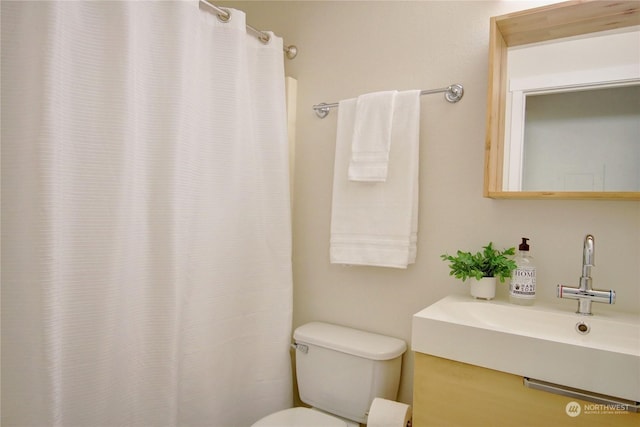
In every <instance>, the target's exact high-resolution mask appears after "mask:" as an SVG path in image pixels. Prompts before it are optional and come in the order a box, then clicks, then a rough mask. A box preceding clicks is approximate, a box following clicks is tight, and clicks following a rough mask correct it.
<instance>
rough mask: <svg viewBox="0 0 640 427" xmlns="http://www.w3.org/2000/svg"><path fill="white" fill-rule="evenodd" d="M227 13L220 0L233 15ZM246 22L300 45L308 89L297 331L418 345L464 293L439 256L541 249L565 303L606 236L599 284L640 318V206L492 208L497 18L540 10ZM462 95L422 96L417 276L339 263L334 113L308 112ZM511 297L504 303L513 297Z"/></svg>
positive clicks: (294, 66) (301, 134)
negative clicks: (422, 323)
mask: <svg viewBox="0 0 640 427" xmlns="http://www.w3.org/2000/svg"><path fill="white" fill-rule="evenodd" d="M230 3H231V2H218V4H221V5H229V4H230ZM233 4H234V5H236V6H238V7H239V8H241V9H243V10H245V11H246V12H247V13H248V22H249V23H250V24H251V25H253V26H254V27H257V28H260V29H271V30H274V31H275V32H276V33H277V34H279V35H281V36H283V37H284V38H285V41H286V42H287V43H290V44H296V45H297V46H298V48H299V51H300V53H299V55H298V57H297V58H296V59H294V60H292V61H289V60H287V61H286V67H287V73H288V75H290V76H293V77H295V78H297V79H298V117H297V124H298V126H297V147H296V175H295V183H294V184H295V185H294V188H295V190H294V191H295V204H294V224H293V227H294V228H293V232H294V254H293V268H294V325H293V326H294V327H296V326H298V325H300V324H302V323H305V322H308V321H311V320H323V321H329V322H335V323H339V324H343V325H347V326H352V327H357V328H362V329H366V330H370V331H376V332H379V333H384V334H388V335H392V336H396V337H400V338H403V339H405V340H406V341H407V342H408V343H410V338H411V316H412V314H413V313H415V312H417V311H419V310H420V309H422V308H423V307H425V306H427V305H429V304H431V303H433V302H435V301H436V300H438V299H440V298H442V297H443V296H445V295H447V294H450V293H453V292H467V287H466V286H465V285H462V284H461V283H459V282H457V281H456V280H455V279H452V278H450V277H449V276H448V268H447V266H446V264H445V263H443V262H442V261H441V260H440V258H439V255H440V254H442V253H444V252H454V251H455V250H456V249H458V248H460V249H465V250H476V249H479V248H480V246H482V245H484V244H486V243H488V242H489V241H493V242H494V243H495V244H496V245H497V246H499V247H507V246H513V245H517V244H518V243H519V241H520V237H521V236H526V237H529V238H530V239H531V242H530V243H531V245H532V254H533V255H534V256H535V258H536V263H537V266H538V298H539V300H544V301H549V302H553V303H556V302H557V303H558V304H559V305H560V306H561V307H562V308H563V309H566V310H574V309H575V305H576V302H575V301H565V300H563V301H556V298H555V287H556V284H558V283H563V284H570V285H575V284H576V283H577V279H578V277H579V276H580V273H581V271H580V267H581V246H582V239H583V238H584V235H585V234H586V233H592V234H594V236H595V238H596V267H595V268H594V269H593V277H594V287H596V288H606V289H614V290H616V291H617V295H618V302H617V304H616V305H615V306H603V305H600V304H594V312H596V313H607V312H609V311H612V310H622V311H634V312H640V292H639V288H640V249H639V248H640V203H639V202H608V201H556V200H553V201H550V200H546V201H526V200H491V199H485V198H483V197H482V180H483V175H482V174H483V148H484V135H485V110H486V107H485V103H486V91H487V56H488V39H489V17H490V16H494V15H501V14H504V13H507V12H511V11H515V10H521V9H528V8H530V7H534V6H537V5H540V4H541V2H517V1H506V2H505V1H493V2H489V1H487V2H485V1H470V2H458V1H441V2H434V1H414V2H399V1H381V2H361V1H356V2H346V1H344V2H342V1H340V2H333V1H309V2H307V1H291V2H275V1H274V2H271V1H263V2H233ZM454 82H459V83H462V84H464V87H465V96H464V99H463V100H462V101H461V102H460V103H458V104H448V103H447V102H445V101H444V99H443V98H442V97H441V96H440V95H430V96H424V97H422V121H421V153H420V220H419V228H420V230H419V240H418V257H417V261H416V264H415V265H412V266H410V267H409V268H408V269H407V270H396V269H384V268H372V267H342V266H338V265H331V264H329V257H328V254H329V225H330V224H329V219H330V213H331V188H332V180H333V157H334V148H335V132H336V117H337V115H336V112H335V111H333V112H331V114H330V115H329V116H328V117H327V118H326V119H324V120H321V119H319V118H317V117H316V116H315V114H314V113H313V111H312V110H311V106H312V105H313V104H316V103H319V102H335V101H339V100H341V99H346V98H350V97H355V96H357V95H359V94H362V93H367V92H372V91H378V90H385V89H398V90H404V89H430V88H436V87H442V86H446V85H448V84H450V83H454ZM505 290H506V287H505V286H502V287H501V289H500V290H499V292H500V294H499V296H502V297H505ZM412 373H413V357H412V355H411V353H410V352H409V353H408V354H407V355H406V356H405V359H404V371H403V377H402V384H401V393H400V400H402V401H405V402H411V398H412V392H411V390H412Z"/></svg>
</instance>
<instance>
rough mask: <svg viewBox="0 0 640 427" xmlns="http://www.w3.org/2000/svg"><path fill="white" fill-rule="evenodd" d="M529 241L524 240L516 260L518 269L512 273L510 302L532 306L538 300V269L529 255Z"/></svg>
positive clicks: (524, 238)
mask: <svg viewBox="0 0 640 427" xmlns="http://www.w3.org/2000/svg"><path fill="white" fill-rule="evenodd" d="M528 240H529V239H528V238H526V237H523V238H522V243H520V245H519V246H518V256H517V257H516V259H515V262H516V269H515V270H513V271H512V272H511V281H510V283H509V302H511V303H513V304H519V305H532V304H533V302H534V300H535V298H536V267H535V265H534V264H533V257H532V256H531V254H530V253H529V244H528V243H527V242H528Z"/></svg>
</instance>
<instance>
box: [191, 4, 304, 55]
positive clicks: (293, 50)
mask: <svg viewBox="0 0 640 427" xmlns="http://www.w3.org/2000/svg"><path fill="white" fill-rule="evenodd" d="M200 3H204V4H206V5H207V6H209V7H210V8H211V9H213V10H215V11H216V15H217V16H218V19H219V20H220V21H222V22H227V21H228V20H229V19H230V18H231V12H230V11H229V10H228V9H224V8H221V7H220V6H216V5H215V4H213V3H210V2H209V1H208V0H200ZM247 30H248V31H249V32H250V33H251V34H252V35H254V36H256V37H257V38H258V40H260V41H261V42H262V43H264V44H267V43H269V40H271V36H270V35H269V34H268V33H265V32H264V31H260V30H258V29H256V28H253V27H252V26H251V25H249V24H247ZM283 50H284V53H285V54H286V55H287V58H289V59H293V58H295V57H296V55H298V48H297V47H296V46H295V45H289V46H287V45H285V46H284V48H283Z"/></svg>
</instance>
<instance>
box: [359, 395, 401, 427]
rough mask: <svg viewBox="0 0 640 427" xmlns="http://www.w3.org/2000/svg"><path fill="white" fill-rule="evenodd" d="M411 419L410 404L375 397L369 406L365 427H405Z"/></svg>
mask: <svg viewBox="0 0 640 427" xmlns="http://www.w3.org/2000/svg"><path fill="white" fill-rule="evenodd" d="M410 421H411V406H409V405H406V404H404V403H400V402H394V401H393V400H387V399H382V398H380V397H376V398H375V399H373V403H371V408H369V418H368V419H367V427H407V426H410V425H411V424H409V423H410Z"/></svg>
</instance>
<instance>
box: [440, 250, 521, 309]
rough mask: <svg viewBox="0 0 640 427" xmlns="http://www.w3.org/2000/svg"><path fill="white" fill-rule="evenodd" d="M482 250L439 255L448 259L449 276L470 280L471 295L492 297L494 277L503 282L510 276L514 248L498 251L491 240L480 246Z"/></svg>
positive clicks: (494, 288) (493, 293) (494, 293)
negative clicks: (473, 252)
mask: <svg viewBox="0 0 640 427" xmlns="http://www.w3.org/2000/svg"><path fill="white" fill-rule="evenodd" d="M482 249H483V250H482V251H479V252H477V253H475V254H472V253H471V252H462V251H460V250H459V251H458V252H457V253H456V255H455V256H452V255H448V254H443V255H440V257H441V258H442V260H443V261H449V268H450V269H451V271H450V272H449V275H450V276H455V277H456V278H458V279H462V281H463V282H464V281H465V280H467V279H472V280H471V295H472V296H473V297H475V298H481V299H493V298H494V297H495V295H496V279H499V280H500V282H504V281H505V279H507V278H509V277H511V272H512V271H513V270H515V268H516V263H515V261H514V260H513V259H512V257H513V255H515V253H516V249H515V248H509V249H505V250H503V251H499V250H497V249H496V248H494V247H493V242H489V244H488V245H486V246H483V247H482Z"/></svg>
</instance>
